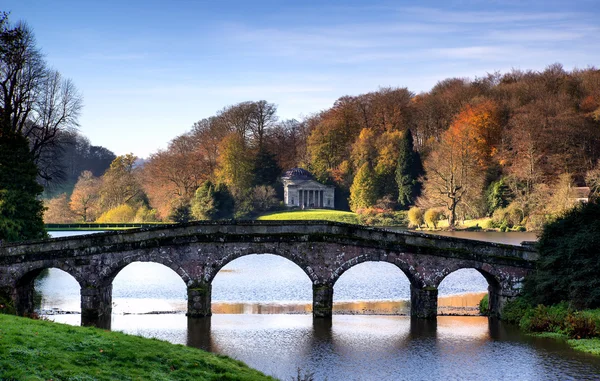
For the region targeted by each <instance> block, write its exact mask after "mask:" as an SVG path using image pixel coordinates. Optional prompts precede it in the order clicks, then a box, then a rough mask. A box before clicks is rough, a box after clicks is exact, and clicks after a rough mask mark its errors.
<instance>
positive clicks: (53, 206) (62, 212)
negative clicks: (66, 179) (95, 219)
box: [44, 193, 77, 224]
mask: <svg viewBox="0 0 600 381" xmlns="http://www.w3.org/2000/svg"><path fill="white" fill-rule="evenodd" d="M44 207H45V208H46V211H45V212H44V222H45V223H47V224H66V223H70V222H73V221H75V219H76V218H77V216H76V215H75V214H74V213H73V212H72V211H71V208H69V199H68V197H67V194H66V193H63V194H61V195H59V196H57V197H54V198H52V199H50V200H46V201H45V202H44Z"/></svg>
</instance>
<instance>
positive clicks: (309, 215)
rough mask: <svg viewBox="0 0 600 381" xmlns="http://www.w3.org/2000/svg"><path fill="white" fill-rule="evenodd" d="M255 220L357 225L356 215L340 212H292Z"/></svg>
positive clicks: (269, 215) (275, 213)
mask: <svg viewBox="0 0 600 381" xmlns="http://www.w3.org/2000/svg"><path fill="white" fill-rule="evenodd" d="M257 220H269V221H284V220H301V221H308V220H325V221H334V222H345V223H348V224H359V223H360V222H359V221H358V217H357V215H356V213H352V212H343V211H341V210H329V209H308V210H293V211H285V212H274V213H269V214H265V215H262V216H260V217H258V218H257Z"/></svg>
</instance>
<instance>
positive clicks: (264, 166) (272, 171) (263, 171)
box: [252, 148, 282, 186]
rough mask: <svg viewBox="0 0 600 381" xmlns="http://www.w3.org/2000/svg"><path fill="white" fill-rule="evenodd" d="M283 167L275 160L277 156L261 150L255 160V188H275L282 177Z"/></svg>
mask: <svg viewBox="0 0 600 381" xmlns="http://www.w3.org/2000/svg"><path fill="white" fill-rule="evenodd" d="M281 172H282V170H281V167H279V165H278V164H277V160H275V155H273V154H272V153H270V152H268V151H267V150H266V149H264V148H263V149H259V151H258V153H257V154H256V158H255V160H254V179H253V181H252V183H253V185H254V186H258V185H269V186H274V185H275V183H276V182H277V179H278V178H279V176H281Z"/></svg>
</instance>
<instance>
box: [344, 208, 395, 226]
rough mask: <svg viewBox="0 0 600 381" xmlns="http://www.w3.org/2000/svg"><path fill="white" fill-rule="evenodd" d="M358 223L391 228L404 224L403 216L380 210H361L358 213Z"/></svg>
mask: <svg viewBox="0 0 600 381" xmlns="http://www.w3.org/2000/svg"><path fill="white" fill-rule="evenodd" d="M356 214H357V217H358V221H359V222H360V223H361V224H363V225H371V226H389V225H399V224H401V223H402V222H404V219H403V218H402V216H403V214H397V213H395V212H392V211H386V210H384V209H379V208H360V209H357V211H356Z"/></svg>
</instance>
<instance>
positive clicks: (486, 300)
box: [479, 294, 490, 316]
mask: <svg viewBox="0 0 600 381" xmlns="http://www.w3.org/2000/svg"><path fill="white" fill-rule="evenodd" d="M479 314H480V315H483V316H488V315H489V314H490V296H489V295H488V294H485V296H484V297H483V298H481V301H480V302H479Z"/></svg>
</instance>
